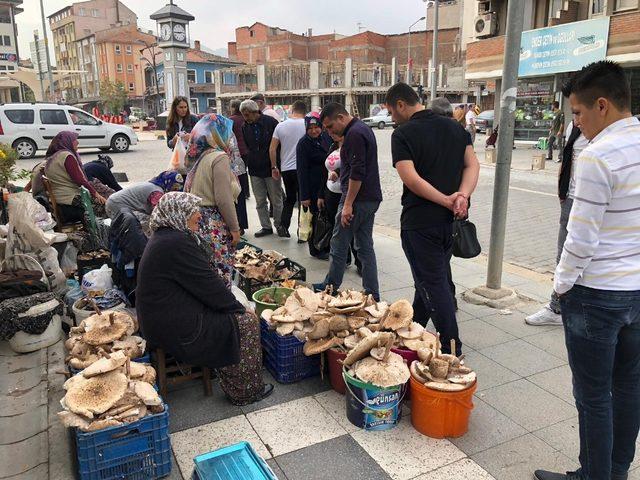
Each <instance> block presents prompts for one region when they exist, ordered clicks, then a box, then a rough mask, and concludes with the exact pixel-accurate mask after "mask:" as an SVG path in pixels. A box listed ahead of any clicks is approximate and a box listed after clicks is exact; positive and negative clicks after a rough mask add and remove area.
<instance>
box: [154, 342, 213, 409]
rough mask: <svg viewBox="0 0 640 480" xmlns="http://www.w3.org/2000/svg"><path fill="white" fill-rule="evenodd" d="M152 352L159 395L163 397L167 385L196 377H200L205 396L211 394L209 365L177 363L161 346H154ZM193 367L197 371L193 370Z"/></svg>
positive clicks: (165, 393) (165, 394)
mask: <svg viewBox="0 0 640 480" xmlns="http://www.w3.org/2000/svg"><path fill="white" fill-rule="evenodd" d="M152 353H153V358H154V360H155V364H156V372H157V377H158V386H159V388H160V395H161V396H162V397H163V398H164V397H166V396H167V387H168V386H169V385H177V384H180V383H183V382H188V381H190V380H196V379H198V378H202V385H203V386H204V394H205V396H206V397H210V396H211V395H213V387H212V384H211V369H210V368H209V367H193V366H191V365H186V364H182V365H178V362H177V360H176V359H175V358H173V357H171V356H167V355H166V354H165V353H164V350H162V349H161V348H156V349H155V350H153V351H152ZM194 369H195V370H197V371H193V370H194ZM184 370H188V372H189V373H184Z"/></svg>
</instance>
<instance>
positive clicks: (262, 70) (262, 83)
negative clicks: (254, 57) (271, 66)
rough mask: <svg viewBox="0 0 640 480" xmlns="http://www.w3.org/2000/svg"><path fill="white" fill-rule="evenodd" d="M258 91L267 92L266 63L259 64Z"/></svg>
mask: <svg viewBox="0 0 640 480" xmlns="http://www.w3.org/2000/svg"><path fill="white" fill-rule="evenodd" d="M256 73H257V76H258V91H259V92H265V91H266V90H267V73H266V67H265V65H264V63H262V64H260V65H258V66H257V72H256Z"/></svg>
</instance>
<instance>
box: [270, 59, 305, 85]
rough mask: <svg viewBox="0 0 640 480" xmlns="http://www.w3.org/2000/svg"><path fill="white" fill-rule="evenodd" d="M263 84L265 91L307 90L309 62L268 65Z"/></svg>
mask: <svg viewBox="0 0 640 480" xmlns="http://www.w3.org/2000/svg"><path fill="white" fill-rule="evenodd" d="M265 83H266V87H267V90H274V91H282V90H306V89H308V88H309V62H296V63H282V64H268V65H266V66H265Z"/></svg>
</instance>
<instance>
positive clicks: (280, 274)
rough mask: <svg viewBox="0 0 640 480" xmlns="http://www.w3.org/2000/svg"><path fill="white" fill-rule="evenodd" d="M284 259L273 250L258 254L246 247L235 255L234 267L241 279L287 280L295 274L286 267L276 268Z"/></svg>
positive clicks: (262, 280)
mask: <svg viewBox="0 0 640 480" xmlns="http://www.w3.org/2000/svg"><path fill="white" fill-rule="evenodd" d="M284 258H285V257H284V255H282V254H280V253H278V252H275V251H273V250H265V251H263V252H258V251H257V250H256V249H255V248H253V247H250V246H248V245H247V246H246V247H244V248H241V249H240V250H238V251H237V252H236V253H235V261H234V266H235V268H236V270H238V271H239V272H240V273H241V274H242V276H243V277H245V278H250V279H252V280H257V281H259V282H269V281H278V280H287V279H289V278H291V277H293V276H294V275H295V274H296V273H297V272H292V271H291V270H289V269H288V268H286V267H282V268H278V266H279V264H280V262H281V261H282V260H284Z"/></svg>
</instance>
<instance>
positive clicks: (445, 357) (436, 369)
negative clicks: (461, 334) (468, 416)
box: [410, 334, 476, 392]
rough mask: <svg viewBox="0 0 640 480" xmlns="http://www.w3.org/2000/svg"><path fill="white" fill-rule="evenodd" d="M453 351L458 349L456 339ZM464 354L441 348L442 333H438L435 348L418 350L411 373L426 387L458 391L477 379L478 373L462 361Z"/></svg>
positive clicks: (452, 345) (453, 341)
mask: <svg viewBox="0 0 640 480" xmlns="http://www.w3.org/2000/svg"><path fill="white" fill-rule="evenodd" d="M451 351H452V352H455V351H456V345H455V340H452V341H451ZM463 358H464V355H461V356H460V357H456V356H455V355H451V354H443V353H442V351H441V350H440V335H439V334H436V343H435V345H434V347H433V348H421V349H420V350H418V360H415V361H413V362H412V363H411V366H410V370H411V375H412V376H413V378H414V379H415V380H417V381H418V382H420V383H423V384H424V385H425V387H427V388H431V389H433V390H440V391H444V392H458V391H461V390H465V389H466V388H469V387H470V386H471V385H473V383H474V382H475V381H476V373H475V372H474V371H473V370H472V369H471V368H469V367H467V366H466V365H464V362H463V361H462V360H463Z"/></svg>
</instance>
